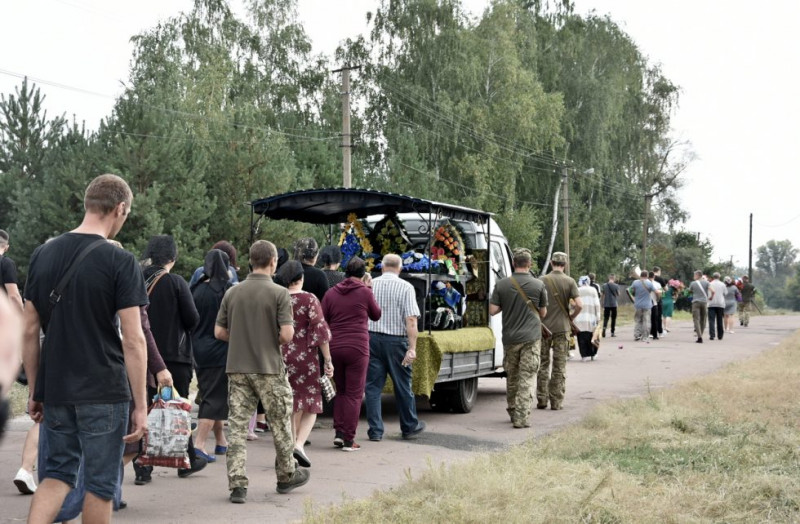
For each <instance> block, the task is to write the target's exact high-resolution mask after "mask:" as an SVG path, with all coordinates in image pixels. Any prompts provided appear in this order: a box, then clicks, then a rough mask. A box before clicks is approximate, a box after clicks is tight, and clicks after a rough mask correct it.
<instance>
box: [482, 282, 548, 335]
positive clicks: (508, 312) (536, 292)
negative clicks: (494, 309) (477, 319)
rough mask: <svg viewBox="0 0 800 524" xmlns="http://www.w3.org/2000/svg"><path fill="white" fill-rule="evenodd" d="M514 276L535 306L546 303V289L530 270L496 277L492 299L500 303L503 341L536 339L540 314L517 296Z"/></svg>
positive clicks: (538, 332) (539, 332) (498, 304)
mask: <svg viewBox="0 0 800 524" xmlns="http://www.w3.org/2000/svg"><path fill="white" fill-rule="evenodd" d="M511 278H514V279H515V280H516V281H517V282H518V283H519V285H520V287H521V288H522V290H523V291H524V292H525V294H526V295H527V296H528V299H529V300H530V301H531V302H532V303H533V305H534V306H536V307H537V308H541V307H547V292H546V291H545V289H544V284H542V281H541V280H539V279H538V278H534V277H533V275H531V274H530V273H527V272H526V273H514V274H513V276H512V277H510V278H504V279H502V280H499V281H498V282H497V284H496V285H495V286H494V291H493V292H492V299H491V303H492V304H494V305H495V306H500V307H501V308H502V313H503V344H504V345H509V344H522V343H524V342H536V341H537V340H539V339H541V338H542V325H541V323H540V322H539V315H537V314H536V313H534V312H533V311H531V308H529V307H528V305H527V303H526V302H525V300H524V299H523V298H522V296H520V294H519V291H517V288H516V286H514V283H513V282H511Z"/></svg>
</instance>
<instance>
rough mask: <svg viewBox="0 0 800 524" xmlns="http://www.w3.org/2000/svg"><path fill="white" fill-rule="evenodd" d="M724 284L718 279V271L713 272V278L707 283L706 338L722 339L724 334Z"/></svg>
mask: <svg viewBox="0 0 800 524" xmlns="http://www.w3.org/2000/svg"><path fill="white" fill-rule="evenodd" d="M724 315H725V284H724V283H723V282H722V280H721V279H720V274H719V273H714V276H713V280H712V281H711V282H710V283H709V284H708V338H709V339H710V340H714V338H715V337H716V338H718V339H719V340H722V337H723V335H725V327H724V325H723V323H724Z"/></svg>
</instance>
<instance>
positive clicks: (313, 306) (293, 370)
mask: <svg viewBox="0 0 800 524" xmlns="http://www.w3.org/2000/svg"><path fill="white" fill-rule="evenodd" d="M303 275H304V273H303V266H302V265H301V264H300V262H298V261H297V260H290V261H289V262H287V263H286V264H284V265H283V266H282V267H281V269H280V270H279V271H278V277H279V281H280V282H283V283H284V285H285V286H286V288H287V289H288V290H289V295H290V296H291V299H292V313H293V316H294V337H293V338H292V340H291V342H289V343H288V344H283V345H281V352H282V353H283V361H284V362H285V364H286V373H287V375H288V376H289V384H290V385H291V386H292V394H293V395H294V407H293V410H292V433H293V434H294V458H295V459H297V462H298V463H299V464H300V465H301V466H303V467H305V468H308V467H311V461H310V460H309V458H308V456H307V455H306V453H305V450H304V445H305V442H306V439H308V436H309V435H310V434H311V429H312V428H313V427H314V422H315V421H316V420H317V414H318V413H322V388H321V387H320V385H319V376H320V370H319V359H318V357H317V355H318V353H317V351H318V349H319V351H322V356H323V359H324V363H323V367H324V371H325V374H326V375H328V376H329V377H330V376H333V363H332V361H331V353H330V349H329V348H328V342H329V341H330V339H331V331H330V329H329V328H328V323H327V322H325V317H324V316H323V314H322V307H321V306H320V303H319V300H317V297H315V296H314V295H313V294H312V293H309V292H307V291H303Z"/></svg>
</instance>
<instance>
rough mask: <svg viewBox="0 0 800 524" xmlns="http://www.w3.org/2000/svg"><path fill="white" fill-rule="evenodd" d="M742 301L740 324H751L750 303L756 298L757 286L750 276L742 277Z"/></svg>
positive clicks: (740, 303)
mask: <svg viewBox="0 0 800 524" xmlns="http://www.w3.org/2000/svg"><path fill="white" fill-rule="evenodd" d="M741 292H742V301H741V302H739V325H740V326H744V327H747V326H749V325H750V304H751V303H752V302H753V301H754V300H755V299H756V288H755V286H753V284H751V283H750V278H749V277H747V276H743V277H742V289H741Z"/></svg>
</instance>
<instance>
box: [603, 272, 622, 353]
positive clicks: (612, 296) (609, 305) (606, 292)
mask: <svg viewBox="0 0 800 524" xmlns="http://www.w3.org/2000/svg"><path fill="white" fill-rule="evenodd" d="M616 280H617V277H616V275H614V274H613V273H612V274H610V275H608V282H606V283H605V284H603V288H602V290H603V291H602V297H603V298H602V300H603V337H605V336H606V328H607V326H608V319H609V318H610V319H611V336H612V337H616V336H617V335H616V331H617V306H618V300H619V285H617V282H616Z"/></svg>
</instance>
